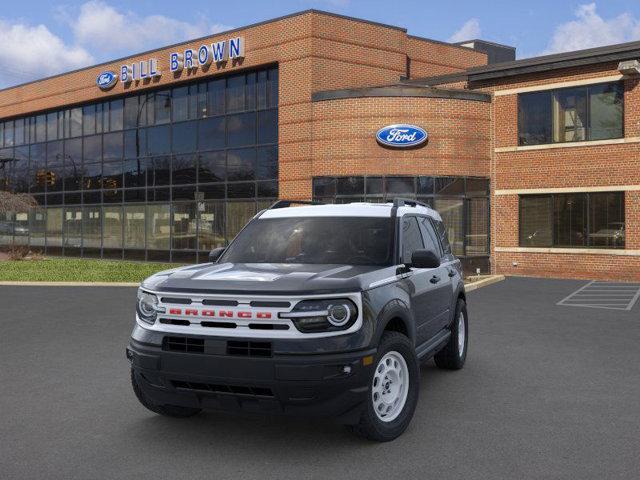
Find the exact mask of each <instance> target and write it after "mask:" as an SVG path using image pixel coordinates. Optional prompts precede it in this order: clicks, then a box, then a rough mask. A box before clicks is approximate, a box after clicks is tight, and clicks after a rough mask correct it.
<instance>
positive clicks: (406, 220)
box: [402, 217, 424, 263]
mask: <svg viewBox="0 0 640 480" xmlns="http://www.w3.org/2000/svg"><path fill="white" fill-rule="evenodd" d="M421 248H424V244H423V243H422V235H421V234H420V227H418V220H417V219H416V217H403V219H402V262H403V263H407V262H411V254H412V253H413V252H414V251H415V250H419V249H421Z"/></svg>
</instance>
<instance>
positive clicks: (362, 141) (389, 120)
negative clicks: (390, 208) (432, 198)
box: [311, 97, 490, 176]
mask: <svg viewBox="0 0 640 480" xmlns="http://www.w3.org/2000/svg"><path fill="white" fill-rule="evenodd" d="M313 114H314V125H313V152H312V157H313V163H312V172H311V173H312V175H374V174H379V175H418V174H429V175H472V176H488V175H489V159H490V150H489V134H490V131H489V128H490V121H489V120H490V119H489V114H490V104H489V103H485V102H478V101H469V100H457V99H442V98H416V97H385V98H380V97H374V98H355V99H345V100H329V101H322V102H316V103H314V104H313ZM403 122H411V123H415V124H416V125H419V126H422V127H424V128H425V129H426V130H427V132H428V134H429V141H428V144H427V145H426V146H424V147H422V148H417V149H412V150H399V149H389V148H385V147H382V146H380V145H379V144H378V143H377V142H376V139H375V134H376V132H377V131H378V130H379V129H380V128H381V127H383V126H385V125H389V124H393V123H403Z"/></svg>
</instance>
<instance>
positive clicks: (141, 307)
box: [136, 289, 161, 324]
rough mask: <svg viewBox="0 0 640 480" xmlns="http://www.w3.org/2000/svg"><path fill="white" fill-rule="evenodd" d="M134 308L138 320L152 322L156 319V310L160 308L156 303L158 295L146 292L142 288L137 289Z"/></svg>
mask: <svg viewBox="0 0 640 480" xmlns="http://www.w3.org/2000/svg"><path fill="white" fill-rule="evenodd" d="M136 310H137V312H138V317H139V318H140V320H142V321H143V322H146V323H149V324H153V323H154V322H155V321H156V318H157V316H158V312H159V311H160V310H161V309H160V306H159V304H158V297H156V296H155V295H154V294H153V293H148V292H145V291H144V290H142V289H138V302H137V305H136Z"/></svg>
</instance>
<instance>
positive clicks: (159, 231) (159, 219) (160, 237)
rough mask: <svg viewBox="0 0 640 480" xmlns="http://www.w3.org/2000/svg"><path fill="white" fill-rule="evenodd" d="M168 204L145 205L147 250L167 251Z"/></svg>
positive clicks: (169, 232)
mask: <svg viewBox="0 0 640 480" xmlns="http://www.w3.org/2000/svg"><path fill="white" fill-rule="evenodd" d="M169 208H170V206H169V204H168V203H166V204H159V205H147V248H148V249H150V250H152V249H153V250H169V247H170V244H169V239H170V238H171V237H170V234H171V222H170V213H169Z"/></svg>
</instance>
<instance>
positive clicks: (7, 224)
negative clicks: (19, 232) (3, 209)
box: [0, 212, 14, 245]
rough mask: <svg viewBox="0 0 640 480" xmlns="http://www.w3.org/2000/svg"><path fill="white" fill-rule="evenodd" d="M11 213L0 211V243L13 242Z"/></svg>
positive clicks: (8, 243) (9, 243)
mask: <svg viewBox="0 0 640 480" xmlns="http://www.w3.org/2000/svg"><path fill="white" fill-rule="evenodd" d="M13 220H14V218H13V213H10V212H7V213H0V245H11V244H12V243H13Z"/></svg>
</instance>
